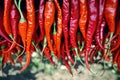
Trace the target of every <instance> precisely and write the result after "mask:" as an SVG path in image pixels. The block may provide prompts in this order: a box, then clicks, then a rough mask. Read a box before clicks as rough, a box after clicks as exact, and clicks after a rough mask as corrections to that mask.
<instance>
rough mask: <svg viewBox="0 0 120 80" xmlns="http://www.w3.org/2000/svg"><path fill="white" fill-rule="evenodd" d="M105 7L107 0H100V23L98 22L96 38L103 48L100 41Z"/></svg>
mask: <svg viewBox="0 0 120 80" xmlns="http://www.w3.org/2000/svg"><path fill="white" fill-rule="evenodd" d="M104 8H105V0H99V13H98V16H99V18H98V24H97V27H96V32H95V33H96V34H95V40H96V42H97V44H98V45H99V47H100V48H101V49H104V47H103V45H102V44H101V41H100V28H101V23H102V21H103V17H104Z"/></svg>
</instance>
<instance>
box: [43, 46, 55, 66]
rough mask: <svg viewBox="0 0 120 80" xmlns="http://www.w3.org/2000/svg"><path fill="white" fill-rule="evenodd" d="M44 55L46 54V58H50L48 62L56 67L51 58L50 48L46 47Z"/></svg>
mask: <svg viewBox="0 0 120 80" xmlns="http://www.w3.org/2000/svg"><path fill="white" fill-rule="evenodd" d="M44 54H45V56H46V57H47V58H48V60H49V61H50V62H51V63H52V64H53V65H55V62H54V61H53V59H52V56H51V55H50V53H49V48H48V47H45V49H44Z"/></svg>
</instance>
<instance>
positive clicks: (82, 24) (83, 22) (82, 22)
mask: <svg viewBox="0 0 120 80" xmlns="http://www.w3.org/2000/svg"><path fill="white" fill-rule="evenodd" d="M79 2H80V19H79V28H80V31H81V33H82V36H83V38H84V39H85V41H86V28H87V20H88V7H87V0H79Z"/></svg>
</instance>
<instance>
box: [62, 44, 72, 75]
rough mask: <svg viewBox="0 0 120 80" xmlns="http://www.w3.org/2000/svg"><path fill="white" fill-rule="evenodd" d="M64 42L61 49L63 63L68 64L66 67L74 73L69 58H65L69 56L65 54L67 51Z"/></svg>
mask: <svg viewBox="0 0 120 80" xmlns="http://www.w3.org/2000/svg"><path fill="white" fill-rule="evenodd" d="M64 46H65V45H64V43H63V44H62V49H61V55H62V60H63V64H64V65H65V66H66V68H67V69H68V70H69V72H70V73H71V74H72V75H73V73H72V70H71V67H70V65H69V64H68V62H67V60H66V59H65V57H66V56H67V55H66V54H65V51H64Z"/></svg>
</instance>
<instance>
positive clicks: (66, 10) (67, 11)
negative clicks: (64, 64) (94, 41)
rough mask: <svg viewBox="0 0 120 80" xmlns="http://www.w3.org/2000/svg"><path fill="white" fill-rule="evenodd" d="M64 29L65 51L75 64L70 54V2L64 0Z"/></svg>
mask: <svg viewBox="0 0 120 80" xmlns="http://www.w3.org/2000/svg"><path fill="white" fill-rule="evenodd" d="M62 17H63V18H62V19H63V20H62V21H63V22H62V29H63V36H64V39H65V50H66V53H67V56H68V59H69V60H70V61H71V62H72V64H74V60H73V59H72V57H71V55H70V52H69V46H68V44H69V40H68V39H69V35H68V23H69V19H70V0H63V4H62Z"/></svg>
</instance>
